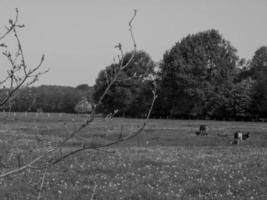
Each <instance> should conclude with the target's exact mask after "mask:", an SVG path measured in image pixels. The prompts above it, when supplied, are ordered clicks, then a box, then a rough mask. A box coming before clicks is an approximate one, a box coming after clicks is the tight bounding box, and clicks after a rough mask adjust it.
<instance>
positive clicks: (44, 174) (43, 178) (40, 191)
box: [37, 163, 48, 200]
mask: <svg viewBox="0 0 267 200" xmlns="http://www.w3.org/2000/svg"><path fill="white" fill-rule="evenodd" d="M47 168H48V163H47V164H46V168H45V171H44V173H43V177H42V182H41V185H40V189H39V193H38V197H37V200H40V199H41V194H42V190H43V187H44V181H45V176H46V172H47Z"/></svg>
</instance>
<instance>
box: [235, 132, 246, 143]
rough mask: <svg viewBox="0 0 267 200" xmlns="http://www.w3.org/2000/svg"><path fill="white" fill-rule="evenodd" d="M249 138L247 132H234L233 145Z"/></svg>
mask: <svg viewBox="0 0 267 200" xmlns="http://www.w3.org/2000/svg"><path fill="white" fill-rule="evenodd" d="M248 138H249V132H246V133H243V132H241V131H236V132H235V134H234V142H233V143H234V144H241V143H242V141H243V140H246V139H248Z"/></svg>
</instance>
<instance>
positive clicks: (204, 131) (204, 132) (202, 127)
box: [196, 124, 208, 135]
mask: <svg viewBox="0 0 267 200" xmlns="http://www.w3.org/2000/svg"><path fill="white" fill-rule="evenodd" d="M207 130H208V126H207V125H204V124H201V125H200V126H199V131H196V135H208V132H207Z"/></svg>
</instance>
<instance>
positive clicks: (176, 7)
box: [0, 0, 267, 87]
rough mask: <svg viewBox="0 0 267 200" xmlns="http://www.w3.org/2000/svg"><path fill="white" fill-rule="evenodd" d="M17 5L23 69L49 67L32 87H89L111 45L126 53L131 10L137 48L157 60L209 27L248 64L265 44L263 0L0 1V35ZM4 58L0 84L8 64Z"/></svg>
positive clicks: (266, 14)
mask: <svg viewBox="0 0 267 200" xmlns="http://www.w3.org/2000/svg"><path fill="white" fill-rule="evenodd" d="M15 8H18V9H19V11H20V17H19V21H20V22H21V23H22V24H25V28H24V29H21V30H19V36H20V38H21V42H22V44H23V48H24V52H25V55H26V56H25V57H26V61H27V63H28V65H29V66H32V67H34V66H36V65H37V64H38V63H39V60H40V58H41V56H42V54H45V56H46V59H45V62H44V64H43V68H49V69H50V71H49V72H48V73H47V74H45V75H43V76H41V77H40V80H39V81H38V82H37V83H36V85H43V84H46V85H62V86H74V87H75V86H77V85H79V84H89V85H91V86H92V85H94V83H95V79H96V77H97V75H98V73H99V71H100V70H102V69H104V68H105V67H106V66H108V65H110V64H111V63H112V62H113V58H114V57H116V56H117V55H118V52H117V50H116V49H114V46H115V45H116V44H118V43H119V42H120V43H122V46H123V49H124V51H130V50H132V43H131V37H130V34H129V31H128V22H129V20H130V19H131V17H132V15H133V10H134V9H137V16H136V18H135V20H134V22H133V32H134V36H135V39H136V43H137V49H138V50H144V51H146V52H147V53H148V54H149V55H150V56H151V58H152V59H153V60H154V61H156V62H159V61H160V60H161V59H162V56H163V54H164V52H165V51H166V50H168V49H170V48H171V47H172V46H173V45H174V44H175V43H176V42H177V41H180V40H181V39H182V38H184V37H185V36H186V35H188V34H192V33H197V32H199V31H205V30H208V29H212V28H213V29H216V30H218V31H219V32H220V33H221V34H222V36H223V37H224V38H225V39H226V40H229V41H230V42H231V44H232V45H233V46H234V47H235V48H236V49H237V50H238V52H237V53H238V55H239V57H240V58H245V59H251V58H252V56H253V54H254V52H255V51H256V50H257V49H258V48H259V47H260V46H263V45H267V26H266V19H267V12H266V10H267V1H266V0H164V1H163V0H112V1H111V0H45V1H44V0H0V34H1V33H3V32H4V30H5V29H4V26H5V25H6V24H7V23H8V19H9V18H13V17H14V16H15ZM6 41H8V42H9V41H10V42H12V37H11V36H10V37H9V38H6ZM4 59H5V58H4V57H3V56H2V57H1V56H0V80H1V78H2V77H3V75H4V73H5V72H6V70H5V68H6V67H7V66H8V65H7V63H6V62H5V60H4Z"/></svg>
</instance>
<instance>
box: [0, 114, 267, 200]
mask: <svg viewBox="0 0 267 200" xmlns="http://www.w3.org/2000/svg"><path fill="white" fill-rule="evenodd" d="M0 118H1V122H0V153H1V162H2V164H1V166H0V171H1V174H2V173H3V172H5V171H8V170H10V169H13V168H15V167H17V166H18V165H22V164H23V163H27V162H28V161H30V160H31V159H32V158H34V157H36V156H37V155H39V154H40V153H41V152H43V151H45V150H46V149H48V148H49V147H51V146H54V145H56V144H57V143H58V142H59V141H60V140H61V139H62V138H64V137H66V136H67V135H68V134H70V130H73V129H75V127H77V126H79V124H81V123H82V122H83V120H85V118H84V117H82V116H75V115H67V114H63V115H61V114H49V115H48V114H45V113H42V114H39V115H38V116H37V115H36V114H35V113H32V114H29V113H28V114H27V115H26V114H24V113H18V114H16V115H13V114H12V115H11V116H9V117H7V114H4V113H1V114H0ZM141 122H142V120H140V119H119V118H115V119H113V120H109V121H106V120H104V119H101V118H97V119H96V120H95V121H94V122H93V123H92V124H91V125H90V126H89V127H87V128H86V129H85V130H83V131H82V132H81V133H80V134H79V136H78V137H76V138H74V139H72V140H71V141H70V142H69V143H68V144H67V145H65V146H64V148H63V150H62V151H63V153H64V152H68V151H70V150H71V149H75V148H76V147H78V146H80V145H83V144H86V143H105V142H108V141H110V140H112V139H114V138H116V137H118V132H119V131H120V130H121V129H122V130H123V132H124V133H125V134H127V132H129V131H130V130H133V129H135V128H137V127H138V126H140V125H141ZM200 124H207V125H208V127H209V130H208V133H209V135H208V136H196V135H195V134H194V132H195V131H196V130H197V129H198V127H199V125H200ZM237 130H241V131H249V132H250V133H251V137H250V138H249V139H248V140H247V141H245V142H244V143H242V144H241V145H233V144H232V140H233V134H234V132H235V131H237ZM106 150H108V151H115V152H116V153H105V152H101V151H86V152H82V153H80V154H77V155H76V156H73V157H69V158H67V159H66V160H64V161H63V162H61V163H59V164H58V165H56V166H54V167H52V168H49V169H48V173H47V176H46V179H45V180H46V181H45V183H44V189H43V191H42V199H47V200H54V199H55V200H56V199H62V200H76V199H77V200H85V199H86V200H90V199H103V200H104V199H108V200H109V199H114V200H117V199H131V200H137V199H148V200H159V199H184V200H187V199H211V200H213V199H222V200H224V199H226V200H228V199H238V200H241V199H242V200H243V199H244V200H247V199H254V200H255V199H259V200H265V199H267V124H266V123H262V122H225V121H197V120H191V121H186V120H153V119H152V120H150V122H149V124H148V125H147V127H146V129H145V130H144V132H143V133H142V134H141V135H139V136H137V137H136V138H134V139H132V140H130V141H127V142H125V143H122V144H119V145H116V146H113V147H110V148H108V149H106ZM56 156H59V155H56ZM3 164H4V165H3ZM41 178H42V171H32V170H28V171H27V172H25V173H23V174H19V175H13V176H9V177H7V178H4V179H0V199H1V200H2V199H3V200H7V199H12V200H13V199H23V200H24V199H36V198H37V196H38V189H39V187H40V179H41ZM93 191H95V192H94V196H93V198H92V194H93Z"/></svg>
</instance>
